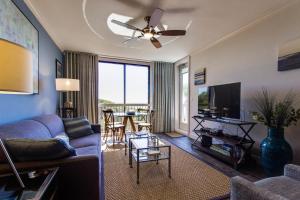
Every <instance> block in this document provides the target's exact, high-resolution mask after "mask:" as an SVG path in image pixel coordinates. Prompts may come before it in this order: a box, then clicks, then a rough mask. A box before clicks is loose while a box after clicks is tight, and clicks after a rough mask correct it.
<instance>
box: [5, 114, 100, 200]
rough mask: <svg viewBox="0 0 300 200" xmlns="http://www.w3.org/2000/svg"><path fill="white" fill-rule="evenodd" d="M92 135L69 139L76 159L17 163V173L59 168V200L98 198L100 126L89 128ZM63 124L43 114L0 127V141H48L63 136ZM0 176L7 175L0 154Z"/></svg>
mask: <svg viewBox="0 0 300 200" xmlns="http://www.w3.org/2000/svg"><path fill="white" fill-rule="evenodd" d="M92 128H93V130H94V132H95V134H91V135H88V136H84V137H81V138H76V139H73V140H70V145H71V146H73V147H74V148H75V150H76V154H77V155H76V156H71V157H67V158H63V159H57V160H48V161H31V162H17V163H15V164H16V168H17V169H18V171H25V172H26V171H30V170H33V169H42V168H49V167H56V166H58V167H60V169H59V174H58V184H59V185H58V186H59V187H58V188H59V197H60V199H78V200H80V199H84V200H86V199H89V200H94V199H95V200H99V199H100V188H101V185H100V180H101V179H100V173H101V171H100V170H101V167H100V166H101V137H100V126H99V125H92ZM64 132H65V129H64V124H63V122H62V119H61V118H60V117H58V116H57V115H43V116H39V117H35V118H32V119H28V120H22V121H19V122H16V123H13V124H7V125H2V126H0V138H2V139H7V138H30V139H49V138H53V137H55V136H56V135H58V134H61V133H64ZM0 160H1V163H0V174H6V173H9V172H11V170H10V168H9V166H8V164H7V163H5V162H4V161H5V157H4V154H3V152H0Z"/></svg>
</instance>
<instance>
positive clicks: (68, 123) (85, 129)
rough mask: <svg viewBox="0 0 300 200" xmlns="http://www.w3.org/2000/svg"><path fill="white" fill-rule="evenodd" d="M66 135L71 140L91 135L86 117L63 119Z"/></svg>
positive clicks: (91, 130)
mask: <svg viewBox="0 0 300 200" xmlns="http://www.w3.org/2000/svg"><path fill="white" fill-rule="evenodd" d="M63 122H64V126H65V131H66V134H67V135H68V136H69V137H70V138H71V139H75V138H79V137H83V136H87V135H90V134H93V133H94V131H93V129H92V127H91V125H90V123H89V121H88V120H87V119H86V117H78V118H71V119H63Z"/></svg>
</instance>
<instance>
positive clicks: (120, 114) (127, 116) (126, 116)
mask: <svg viewBox="0 0 300 200" xmlns="http://www.w3.org/2000/svg"><path fill="white" fill-rule="evenodd" d="M147 115H148V113H143V112H140V113H139V112H134V113H126V112H115V113H114V116H115V117H122V118H124V119H123V125H124V126H125V128H126V126H127V122H128V120H129V123H130V125H131V128H132V131H133V132H136V128H135V125H134V121H133V117H140V116H143V117H145V116H147Z"/></svg>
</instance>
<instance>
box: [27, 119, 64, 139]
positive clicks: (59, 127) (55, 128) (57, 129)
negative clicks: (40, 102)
mask: <svg viewBox="0 0 300 200" xmlns="http://www.w3.org/2000/svg"><path fill="white" fill-rule="evenodd" d="M32 120H35V121H38V122H40V123H42V124H43V125H44V126H46V127H47V128H48V130H49V132H50V134H51V135H52V137H55V136H56V135H58V134H60V133H62V132H65V129H64V124H63V121H62V119H61V118H60V117H59V116H57V115H42V116H39V117H35V118H33V119H32Z"/></svg>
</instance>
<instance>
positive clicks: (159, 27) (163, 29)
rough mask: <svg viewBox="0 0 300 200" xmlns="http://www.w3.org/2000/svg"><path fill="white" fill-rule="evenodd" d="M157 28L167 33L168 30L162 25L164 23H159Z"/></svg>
mask: <svg viewBox="0 0 300 200" xmlns="http://www.w3.org/2000/svg"><path fill="white" fill-rule="evenodd" d="M157 28H158V29H159V31H165V30H166V29H165V27H164V26H163V25H162V23H159V24H158V25H157Z"/></svg>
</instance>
